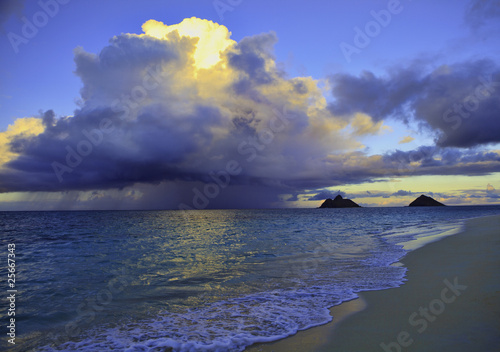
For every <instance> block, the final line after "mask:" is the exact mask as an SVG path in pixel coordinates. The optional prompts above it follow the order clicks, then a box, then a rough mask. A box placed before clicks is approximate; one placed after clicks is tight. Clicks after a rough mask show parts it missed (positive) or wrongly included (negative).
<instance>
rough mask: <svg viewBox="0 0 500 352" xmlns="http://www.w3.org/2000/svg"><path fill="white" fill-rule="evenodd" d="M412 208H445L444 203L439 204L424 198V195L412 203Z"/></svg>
mask: <svg viewBox="0 0 500 352" xmlns="http://www.w3.org/2000/svg"><path fill="white" fill-rule="evenodd" d="M409 206H410V207H444V206H445V205H444V204H443V203H440V202H438V201H437V200H435V199H433V198H431V197H427V196H424V195H423V194H422V195H421V196H420V197H418V198H417V199H415V200H414V201H413V202H411V203H410V205H409Z"/></svg>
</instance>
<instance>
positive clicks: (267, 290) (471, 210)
mask: <svg viewBox="0 0 500 352" xmlns="http://www.w3.org/2000/svg"><path fill="white" fill-rule="evenodd" d="M498 214H500V206H470V207H469V206H460V207H436V208H413V207H412V208H410V207H402V208H355V209H267V210H201V211H188V212H182V211H89V212H86V211H78V212H0V241H1V246H0V248H1V249H2V251H3V254H1V255H2V258H3V259H2V261H3V262H4V264H6V263H7V257H8V253H9V252H8V248H9V247H8V245H9V244H15V275H16V276H15V278H16V281H15V285H14V287H13V288H14V289H15V290H16V292H15V345H13V344H11V343H9V342H8V339H9V336H8V335H7V333H8V332H9V330H8V328H7V325H8V324H9V319H10V317H9V316H8V314H9V311H8V308H9V301H8V299H7V297H8V296H9V295H8V294H7V291H8V290H9V289H12V287H10V288H9V287H8V286H7V283H8V280H7V275H8V274H9V272H8V266H7V265H2V266H0V276H1V278H2V291H3V292H2V294H3V295H4V296H5V297H6V298H5V299H3V300H2V305H1V307H0V309H1V311H0V313H1V315H0V326H1V327H2V328H1V330H2V331H3V332H2V334H1V335H0V336H1V337H0V349H1V350H8V351H43V352H48V351H128V352H132V351H158V352H159V351H243V350H244V349H245V348H246V347H248V346H249V345H251V344H253V343H257V342H268V341H274V340H277V339H280V338H283V337H286V336H289V335H292V334H294V333H296V332H297V331H299V330H303V329H307V328H310V327H313V326H317V325H321V324H325V323H327V322H329V321H330V320H331V319H332V318H331V316H330V314H329V310H328V308H330V307H332V306H334V305H338V304H340V303H342V302H345V301H348V300H351V299H354V298H356V297H357V293H359V292H362V291H367V290H380V289H387V288H391V287H397V286H400V285H402V284H404V282H405V273H406V268H405V267H404V266H403V265H401V263H399V261H400V259H401V258H403V257H404V256H405V254H406V253H408V251H411V250H414V249H416V248H418V247H420V246H422V245H425V243H428V242H430V241H434V240H436V239H439V238H441V237H443V236H447V235H453V234H454V233H457V232H458V231H460V229H461V227H462V226H463V223H464V220H466V219H470V218H475V217H481V216H488V215H498ZM11 272H12V271H11ZM9 282H10V281H9Z"/></svg>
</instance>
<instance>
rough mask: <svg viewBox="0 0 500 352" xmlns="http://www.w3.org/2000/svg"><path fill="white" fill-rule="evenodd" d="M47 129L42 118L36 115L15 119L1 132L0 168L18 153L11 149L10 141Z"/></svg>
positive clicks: (31, 135)
mask: <svg viewBox="0 0 500 352" xmlns="http://www.w3.org/2000/svg"><path fill="white" fill-rule="evenodd" d="M44 130H45V127H44V126H43V123H42V120H41V119H38V118H35V117H25V118H20V119H17V120H16V121H14V123H13V124H12V125H9V127H8V128H7V131H5V132H0V169H1V168H2V167H3V165H4V164H5V163H7V162H8V161H10V160H12V159H14V158H15V157H16V156H17V155H18V154H16V153H13V152H12V151H11V150H10V143H11V142H12V141H14V139H15V138H16V137H21V136H22V137H33V136H37V135H39V134H41V133H43V131H44Z"/></svg>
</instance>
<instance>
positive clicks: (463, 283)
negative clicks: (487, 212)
mask: <svg viewBox="0 0 500 352" xmlns="http://www.w3.org/2000/svg"><path fill="white" fill-rule="evenodd" d="M402 262H403V264H404V265H405V267H407V268H408V272H407V277H406V278H407V280H408V281H407V282H405V284H404V285H402V286H401V287H398V288H393V289H388V290H380V291H369V292H362V293H360V294H359V296H360V298H359V299H357V300H353V301H350V302H346V303H343V304H341V305H339V306H337V307H334V308H332V310H331V312H332V315H333V317H334V319H333V321H332V322H330V323H328V324H325V325H323V326H319V327H316V328H312V329H309V330H306V331H301V332H299V333H297V334H296V335H294V336H291V337H289V338H286V339H283V340H280V341H277V342H274V343H269V344H259V345H255V346H252V347H250V348H248V349H247V350H248V351H252V352H257V351H260V352H270V351H274V352H282V351H283V352H285V351H286V352H292V351H302V352H309V351H317V352H337V351H342V352H366V351H378V352H383V351H392V352H398V351H425V352H432V351H439V352H442V351H453V352H462V351H463V352H465V351H468V352H477V351H481V352H487V351H500V216H495V217H487V218H479V219H472V220H469V221H467V222H466V225H465V230H464V231H463V232H461V233H459V234H457V235H454V236H450V237H446V238H443V239H441V240H439V241H437V242H433V243H430V244H428V245H426V246H424V247H422V248H419V249H416V250H415V251H413V252H410V253H409V254H408V255H407V256H406V257H405V258H403V260H402ZM365 307H366V308H365Z"/></svg>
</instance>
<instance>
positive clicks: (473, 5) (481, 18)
mask: <svg viewBox="0 0 500 352" xmlns="http://www.w3.org/2000/svg"><path fill="white" fill-rule="evenodd" d="M498 19H500V0H471V1H470V2H469V3H468V4H467V8H466V11H465V21H466V23H467V24H469V25H470V26H471V27H472V28H473V29H477V28H479V27H481V26H484V25H486V24H487V23H488V22H492V21H495V20H496V21H497V22H498Z"/></svg>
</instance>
